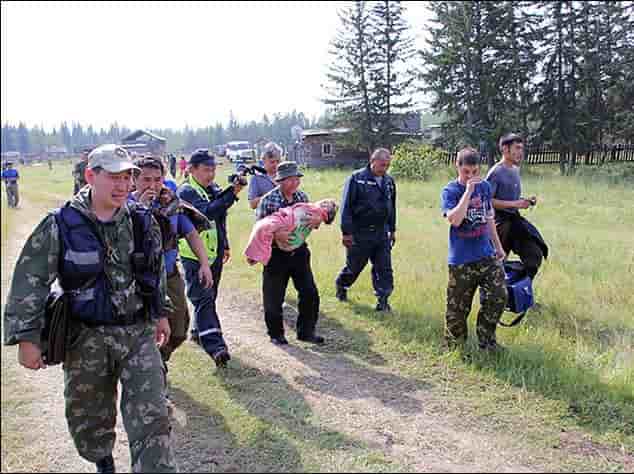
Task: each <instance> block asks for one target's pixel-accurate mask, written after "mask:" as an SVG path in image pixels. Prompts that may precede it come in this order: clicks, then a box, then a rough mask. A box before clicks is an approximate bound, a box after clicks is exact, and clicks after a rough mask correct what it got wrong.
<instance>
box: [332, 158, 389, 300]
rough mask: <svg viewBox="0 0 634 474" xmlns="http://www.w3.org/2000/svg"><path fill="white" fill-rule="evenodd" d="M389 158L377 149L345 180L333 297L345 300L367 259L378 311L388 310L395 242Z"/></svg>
mask: <svg viewBox="0 0 634 474" xmlns="http://www.w3.org/2000/svg"><path fill="white" fill-rule="evenodd" d="M391 159H392V156H391V155H390V152H389V150H387V149H385V148H377V149H376V150H375V151H374V153H372V156H371V157H370V163H368V165H367V166H366V167H365V168H363V169H360V170H357V171H355V172H354V173H353V174H352V176H350V177H349V178H348V179H347V180H346V184H345V187H344V191H343V198H342V199H341V234H342V239H341V240H342V244H343V246H344V247H346V265H345V266H344V267H343V269H342V270H341V272H340V273H339V276H338V277H337V279H336V281H335V285H336V290H337V299H339V301H346V299H347V291H348V288H350V286H352V284H353V283H354V282H355V281H356V280H357V278H358V276H359V275H360V274H361V272H362V271H363V269H364V268H365V266H366V265H367V263H368V260H370V262H372V286H373V287H374V293H375V295H376V297H377V304H376V308H375V309H376V311H380V312H389V311H391V308H390V305H389V303H388V298H389V297H390V295H391V294H392V291H393V289H394V277H393V274H392V256H391V254H392V247H393V246H394V243H395V242H396V184H395V183H394V180H393V179H392V177H391V176H390V175H388V174H387V170H388V169H389V167H390V161H391Z"/></svg>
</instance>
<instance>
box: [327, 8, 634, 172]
mask: <svg viewBox="0 0 634 474" xmlns="http://www.w3.org/2000/svg"><path fill="white" fill-rule="evenodd" d="M427 8H428V9H429V10H430V13H431V15H432V22H431V23H430V24H428V25H423V28H426V29H427V38H428V39H427V40H426V42H425V47H424V48H423V49H422V50H419V51H415V50H414V48H413V45H412V41H411V37H412V33H413V29H412V26H410V25H408V24H407V23H406V22H405V20H404V11H405V7H404V6H403V4H402V3H401V2H399V1H391V0H382V1H373V2H366V1H354V2H350V3H349V5H348V6H347V7H346V8H344V9H342V10H341V11H340V13H339V16H340V22H341V24H340V29H339V31H338V33H337V36H336V37H335V38H334V39H333V40H332V43H331V46H332V50H331V55H332V59H333V61H332V64H331V66H330V67H329V68H328V71H327V73H326V84H325V85H324V90H325V92H326V96H327V97H325V98H324V99H323V100H324V102H325V103H326V104H329V105H331V106H332V107H333V111H334V114H333V120H334V121H335V122H345V123H347V124H348V125H349V126H352V127H353V128H354V130H355V137H354V138H355V140H356V144H357V145H358V146H362V147H367V148H373V147H375V146H377V145H384V146H391V145H392V144H393V143H394V142H395V141H397V137H396V136H394V134H392V133H391V132H392V129H391V128H392V123H393V116H394V115H395V114H397V113H402V112H407V111H408V110H412V109H413V108H416V107H419V104H417V103H416V102H415V101H414V99H413V98H414V95H415V93H416V92H419V93H424V94H426V96H427V97H428V98H430V100H431V109H432V111H433V112H434V113H436V114H442V115H443V116H445V117H447V120H446V121H445V123H444V131H445V144H446V145H447V146H448V147H452V146H456V145H459V144H461V143H462V144H466V143H469V144H472V145H476V146H480V147H481V149H484V151H485V153H487V154H488V155H489V156H490V157H491V158H492V156H493V153H494V151H495V148H496V147H495V143H496V140H497V139H498V138H499V136H500V135H501V134H502V133H504V132H508V131H516V132H520V133H522V134H523V135H524V136H525V137H528V138H529V140H530V142H531V143H534V144H542V143H548V144H550V145H552V146H553V147H560V148H566V149H568V150H570V152H571V155H572V163H573V164H574V156H575V154H576V152H578V151H583V150H585V149H588V147H590V146H591V145H592V144H604V143H614V142H619V141H632V140H634V2H631V1H629V2H618V1H552V2H551V1H477V0H476V1H433V2H428V4H427ZM416 27H417V28H419V27H420V26H419V25H416Z"/></svg>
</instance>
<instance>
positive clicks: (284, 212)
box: [244, 199, 337, 265]
mask: <svg viewBox="0 0 634 474" xmlns="http://www.w3.org/2000/svg"><path fill="white" fill-rule="evenodd" d="M310 214H317V215H319V216H321V222H324V223H326V224H332V221H334V220H335V216H336V214H337V203H336V202H335V200H334V199H322V200H321V201H317V202H315V203H310V202H300V203H298V204H294V205H292V206H289V207H283V208H282V209H280V210H279V211H277V212H275V213H273V214H271V215H270V216H267V217H265V218H263V219H260V220H259V221H257V222H256V223H255V225H254V226H253V230H252V231H251V236H250V237H249V243H248V244H247V247H246V249H245V250H244V255H246V257H247V263H248V264H249V265H255V264H256V263H258V262H260V263H262V264H264V265H267V264H268V263H269V260H270V259H271V245H272V244H273V240H274V235H275V233H276V232H277V231H279V230H282V231H286V232H291V237H290V239H289V241H288V242H280V241H277V240H276V241H275V243H276V244H277V246H278V247H279V248H280V249H282V250H284V251H286V252H290V251H292V250H295V249H296V248H298V247H300V246H301V245H302V244H303V243H304V242H305V241H306V238H307V237H308V235H309V234H310V232H311V230H312V229H311V228H310V227H308V222H309V221H310Z"/></svg>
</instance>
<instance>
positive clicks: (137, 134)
mask: <svg viewBox="0 0 634 474" xmlns="http://www.w3.org/2000/svg"><path fill="white" fill-rule="evenodd" d="M143 135H147V136H148V137H150V138H152V139H153V140H157V141H159V142H162V143H165V142H167V138H163V137H160V136H158V135H156V134H154V133H152V132H149V131H148V130H142V129H139V130H136V131H134V132H132V133H130V134H128V135H126V136H125V137H123V138H122V139H121V141H122V142H124V143H125V142H132V141H134V140H138V139H139V138H140V137H142V136H143Z"/></svg>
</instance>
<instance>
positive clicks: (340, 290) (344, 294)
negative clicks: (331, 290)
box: [336, 286, 348, 301]
mask: <svg viewBox="0 0 634 474" xmlns="http://www.w3.org/2000/svg"><path fill="white" fill-rule="evenodd" d="M336 296H337V299H338V300H339V301H348V290H346V289H345V288H344V287H343V286H337V293H336Z"/></svg>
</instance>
